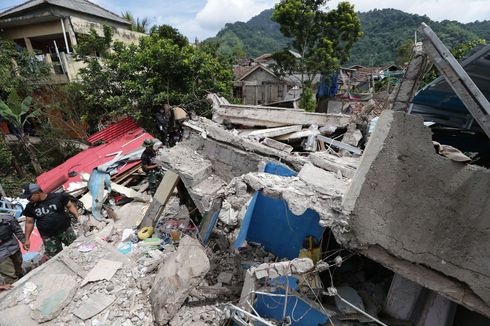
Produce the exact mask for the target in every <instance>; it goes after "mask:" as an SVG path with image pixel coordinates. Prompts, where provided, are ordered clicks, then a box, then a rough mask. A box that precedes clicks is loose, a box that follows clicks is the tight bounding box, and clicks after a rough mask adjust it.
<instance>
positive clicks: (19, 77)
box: [0, 39, 49, 100]
mask: <svg viewBox="0 0 490 326" xmlns="http://www.w3.org/2000/svg"><path fill="white" fill-rule="evenodd" d="M48 76H49V67H48V66H47V65H46V64H44V63H43V62H40V61H39V60H37V59H36V58H34V56H33V55H31V54H30V53H28V52H27V51H25V50H18V49H17V48H16V46H15V43H14V42H12V41H8V40H3V39H0V100H5V99H7V97H8V96H9V94H10V93H11V92H12V91H17V92H18V93H21V94H29V93H33V92H36V91H37V90H39V89H41V88H43V87H44V85H45V84H46V83H45V82H46V80H47V78H48Z"/></svg>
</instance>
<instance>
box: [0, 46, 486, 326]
mask: <svg viewBox="0 0 490 326" xmlns="http://www.w3.org/2000/svg"><path fill="white" fill-rule="evenodd" d="M417 60H419V61H422V63H423V62H424V61H423V60H425V59H424V58H423V57H420V56H418V55H415V56H414V60H413V62H412V65H411V66H409V68H408V70H407V72H406V75H405V78H404V79H403V82H402V83H401V84H400V86H399V88H398V89H397V90H395V92H394V94H393V98H392V101H391V103H392V108H393V109H392V110H385V111H384V112H383V113H382V114H381V115H380V117H379V119H377V122H376V126H375V128H371V129H372V131H371V132H370V131H369V128H368V127H369V126H368V124H369V120H371V119H370V118H371V117H370V116H369V115H370V114H372V111H371V110H368V109H366V110H362V111H361V112H360V113H358V114H353V115H344V114H321V113H308V112H304V111H302V110H297V109H284V108H275V107H262V106H246V105H232V104H229V103H228V102H226V100H224V99H223V98H221V97H219V96H217V95H214V94H211V95H210V96H209V100H210V102H211V103H212V106H213V119H212V120H209V119H206V118H203V117H195V118H194V119H192V120H189V121H187V122H185V124H184V128H185V132H184V136H183V141H182V142H181V143H179V144H178V145H177V146H175V147H173V148H165V149H163V150H161V151H160V152H159V154H158V163H159V164H160V165H161V166H162V168H164V169H165V170H166V173H165V176H164V178H163V180H162V182H161V184H160V186H159V188H158V189H157V191H156V193H155V195H154V197H153V199H152V200H151V202H149V203H148V202H146V200H145V198H143V197H144V196H142V194H141V193H139V192H138V191H136V190H134V189H133V191H134V192H132V193H131V192H129V191H126V190H125V189H120V190H121V191H122V192H125V193H126V194H127V197H130V198H132V199H133V200H132V201H131V202H128V203H126V204H124V205H121V206H118V207H116V208H115V209H114V210H113V215H112V216H113V218H112V219H108V220H106V221H104V222H102V224H100V223H99V224H97V223H95V227H94V228H92V230H90V231H88V232H85V231H84V232H83V233H84V234H83V235H81V236H80V237H79V239H78V240H77V241H76V242H75V243H73V244H72V245H71V246H69V247H68V248H66V249H65V250H64V251H63V252H61V253H60V254H59V255H57V256H56V257H55V258H54V259H52V260H50V261H49V262H47V263H45V264H44V265H42V266H41V267H39V268H37V269H36V270H34V271H33V272H31V273H30V274H28V275H27V276H26V277H24V278H22V279H21V280H20V281H18V282H17V283H16V284H15V285H16V286H15V288H14V289H13V290H11V291H9V292H6V293H2V294H0V306H1V307H2V308H0V313H1V316H2V320H0V325H4V324H5V325H11V324H12V323H13V322H14V321H15V322H17V323H18V322H19V321H20V322H22V324H26V325H30V324H32V325H37V324H39V323H45V324H48V325H49V324H53V325H54V324H60V323H61V324H67V325H79V324H84V325H105V324H109V323H111V324H116V325H150V324H153V323H154V324H157V325H165V324H169V325H225V324H227V323H231V322H233V323H234V324H237V325H329V324H332V325H361V324H366V325H374V324H379V325H431V326H438V325H441V326H442V325H455V326H457V325H468V324H471V325H477V326H478V325H488V323H489V320H488V319H489V318H490V292H489V288H488V284H490V283H489V282H488V278H489V277H490V268H489V262H490V257H488V253H487V250H485V249H486V248H487V247H488V244H487V243H486V242H487V239H489V237H488V229H489V227H488V225H487V224H488V222H487V219H486V218H487V217H488V216H489V215H490V205H489V201H488V199H486V198H485V196H482V194H485V190H487V189H489V187H490V172H489V171H488V169H486V168H484V167H480V166H477V165H473V164H468V158H467V157H466V156H465V155H464V154H462V153H460V152H459V151H457V150H456V149H454V148H452V147H448V146H444V144H443V145H441V144H439V146H438V147H437V150H436V149H435V147H434V143H433V139H432V132H431V130H430V129H429V127H427V126H426V125H425V124H424V121H423V119H422V117H420V116H416V115H409V114H407V113H406V112H403V111H406V109H407V108H408V104H409V102H410V101H411V99H412V98H413V95H414V94H415V90H416V89H417V86H416V85H415V84H416V83H417V79H418V78H420V76H419V75H417V74H413V71H414V70H412V69H414V68H416V67H417V66H418V65H420V64H421V63H420V62H419V63H418V64H415V63H416V62H414V61H417ZM458 92H459V90H458ZM458 95H459V94H458ZM400 108H401V109H400ZM403 108H404V109H403ZM476 120H478V118H476ZM483 123H485V121H484V122H483ZM371 127H372V126H371ZM106 134H110V133H106ZM133 137H134V136H133ZM96 138H97V137H96ZM364 144H366V146H364ZM106 159H107V158H106ZM469 161H471V159H469ZM78 172H79V173H81V171H78ZM113 180H114V179H113ZM114 183H115V184H117V182H114ZM130 184H131V183H130V182H128V183H126V184H125V186H128V187H130ZM79 186H81V185H79ZM125 186H124V187H125ZM124 187H123V188H124ZM80 189H81V188H79V189H78V190H80ZM138 189H140V191H142V190H141V187H138ZM113 219H114V220H113ZM152 232H153V235H151V234H150V233H152ZM145 234H148V236H147V237H146V236H145ZM138 237H140V238H139V239H138ZM53 284H63V286H61V287H59V286H56V287H54V286H53Z"/></svg>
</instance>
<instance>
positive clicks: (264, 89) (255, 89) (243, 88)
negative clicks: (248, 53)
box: [233, 62, 289, 105]
mask: <svg viewBox="0 0 490 326" xmlns="http://www.w3.org/2000/svg"><path fill="white" fill-rule="evenodd" d="M233 72H234V75H235V83H234V95H235V97H237V98H240V99H242V104H248V105H267V104H270V103H274V102H280V101H283V100H284V99H285V98H286V96H287V92H288V86H289V83H288V82H287V81H286V80H284V79H282V78H280V77H278V76H277V75H276V74H275V73H274V72H273V71H272V70H270V69H269V68H268V67H267V66H265V65H263V64H262V63H258V62H253V63H251V64H249V65H248V66H237V67H235V68H234V69H233Z"/></svg>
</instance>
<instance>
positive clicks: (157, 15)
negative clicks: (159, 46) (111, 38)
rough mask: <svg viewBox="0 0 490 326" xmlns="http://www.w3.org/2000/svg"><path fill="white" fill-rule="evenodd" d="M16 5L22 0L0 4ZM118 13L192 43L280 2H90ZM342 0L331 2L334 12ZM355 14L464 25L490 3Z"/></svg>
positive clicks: (383, 3)
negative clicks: (167, 28)
mask: <svg viewBox="0 0 490 326" xmlns="http://www.w3.org/2000/svg"><path fill="white" fill-rule="evenodd" d="M3 1H7V2H8V4H15V3H16V2H20V1H21V0H0V2H3ZM92 1H94V2H96V3H98V4H100V5H102V6H104V7H106V8H107V9H109V10H113V11H114V12H116V13H120V12H121V11H123V10H130V11H131V12H132V13H133V14H134V15H135V16H137V17H148V18H150V20H151V22H152V23H155V24H169V25H172V26H174V27H177V28H178V29H179V30H180V31H181V33H183V34H184V35H186V36H187V37H188V38H189V39H190V40H191V41H193V40H194V38H195V37H196V36H197V37H198V38H199V39H201V40H203V39H205V38H207V37H210V36H214V35H216V33H217V32H218V31H219V30H220V29H221V28H223V27H224V25H225V24H226V23H234V22H236V21H248V20H249V19H250V18H252V17H253V16H255V15H257V14H259V13H260V12H261V11H262V10H265V9H269V8H272V7H273V6H274V4H276V3H278V2H279V0H145V1H144V5H143V4H142V3H141V2H139V1H134V0H92ZM340 1H341V0H332V1H329V2H328V3H327V5H328V7H330V8H334V7H336V6H337V4H338V3H339V2H340ZM348 1H350V2H352V3H353V4H354V5H355V6H356V10H358V11H368V10H372V9H384V8H395V9H399V10H403V11H406V12H409V13H414V14H419V15H427V16H428V17H429V18H431V19H432V20H436V21H441V20H445V19H449V20H457V21H460V22H463V23H467V22H471V21H475V20H485V19H490V0H463V1H455V0H348Z"/></svg>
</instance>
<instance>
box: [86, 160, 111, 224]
mask: <svg viewBox="0 0 490 326" xmlns="http://www.w3.org/2000/svg"><path fill="white" fill-rule="evenodd" d="M87 187H88V190H89V191H90V194H91V195H92V209H91V211H92V215H93V216H94V218H95V219H96V220H98V221H101V220H103V219H104V217H103V216H102V204H103V203H104V187H106V188H107V191H109V192H111V191H112V189H111V177H110V176H109V173H107V170H106V169H105V168H103V167H97V168H95V169H93V171H92V173H91V174H90V178H89V179H88V183H87Z"/></svg>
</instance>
